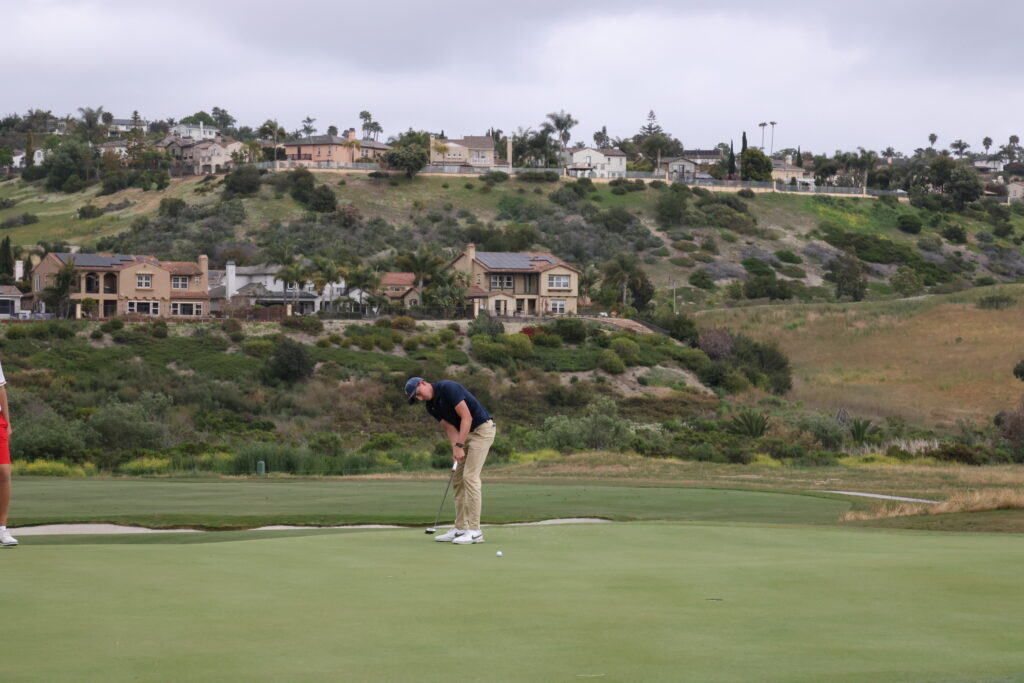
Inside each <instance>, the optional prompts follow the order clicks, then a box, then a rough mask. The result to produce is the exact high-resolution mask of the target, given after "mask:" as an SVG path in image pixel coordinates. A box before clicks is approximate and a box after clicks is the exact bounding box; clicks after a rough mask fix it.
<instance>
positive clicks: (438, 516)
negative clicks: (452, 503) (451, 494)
mask: <svg viewBox="0 0 1024 683" xmlns="http://www.w3.org/2000/svg"><path fill="white" fill-rule="evenodd" d="M458 467H459V462H458V460H456V461H455V462H453V463H452V473H451V474H450V475H448V486H445V487H444V495H443V496H442V497H441V506H440V507H438V508H437V514H436V515H434V526H429V527H427V530H426V531H424V532H423V533H425V534H427V535H430V534H433V533H434V532H436V531H437V520H439V519H441V509H442V508H443V507H444V501H445V499H446V498H448V489H450V488H451V487H452V480H453V479H455V470H456V469H457V468H458Z"/></svg>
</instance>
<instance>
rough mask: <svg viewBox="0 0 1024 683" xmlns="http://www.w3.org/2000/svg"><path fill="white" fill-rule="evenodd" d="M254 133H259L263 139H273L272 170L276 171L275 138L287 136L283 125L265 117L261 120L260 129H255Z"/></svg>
mask: <svg viewBox="0 0 1024 683" xmlns="http://www.w3.org/2000/svg"><path fill="white" fill-rule="evenodd" d="M256 134H257V135H259V136H260V137H261V138H263V139H264V140H268V139H273V141H274V170H275V171H276V170H277V139H278V138H279V137H281V138H285V137H288V133H287V132H285V129H284V127H283V126H282V125H281V124H279V123H278V122H277V121H276V120H274V119H267V120H266V121H264V122H263V125H262V126H260V129H259V130H258V131H256Z"/></svg>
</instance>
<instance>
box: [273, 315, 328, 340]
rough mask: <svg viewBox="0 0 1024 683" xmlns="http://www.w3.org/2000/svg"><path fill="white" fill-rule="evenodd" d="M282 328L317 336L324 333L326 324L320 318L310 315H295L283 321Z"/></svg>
mask: <svg viewBox="0 0 1024 683" xmlns="http://www.w3.org/2000/svg"><path fill="white" fill-rule="evenodd" d="M281 327H283V328H285V329H290V330H298V331H300V332H304V333H306V334H309V335H313V336H316V335H318V334H320V333H322V332H323V331H324V323H323V321H322V320H320V318H316V317H313V316H308V315H293V316H289V317H287V318H285V319H284V320H282V321H281Z"/></svg>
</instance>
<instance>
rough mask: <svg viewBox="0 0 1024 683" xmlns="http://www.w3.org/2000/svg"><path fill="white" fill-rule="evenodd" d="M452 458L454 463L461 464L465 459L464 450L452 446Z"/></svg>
mask: <svg viewBox="0 0 1024 683" xmlns="http://www.w3.org/2000/svg"><path fill="white" fill-rule="evenodd" d="M452 457H453V458H455V462H462V461H463V460H465V459H466V449H464V448H459V447H458V446H452Z"/></svg>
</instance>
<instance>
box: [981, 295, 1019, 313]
mask: <svg viewBox="0 0 1024 683" xmlns="http://www.w3.org/2000/svg"><path fill="white" fill-rule="evenodd" d="M1016 303H1017V300H1016V299H1014V298H1013V297H1012V296H1009V295H1007V294H993V295H991V296H983V297H981V298H980V299H978V304H977V306H978V308H985V309H989V310H996V311H1001V310H1003V309H1004V308H1010V307H1012V306H1013V305H1014V304H1016Z"/></svg>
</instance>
